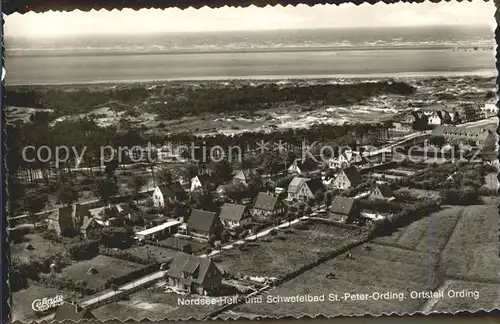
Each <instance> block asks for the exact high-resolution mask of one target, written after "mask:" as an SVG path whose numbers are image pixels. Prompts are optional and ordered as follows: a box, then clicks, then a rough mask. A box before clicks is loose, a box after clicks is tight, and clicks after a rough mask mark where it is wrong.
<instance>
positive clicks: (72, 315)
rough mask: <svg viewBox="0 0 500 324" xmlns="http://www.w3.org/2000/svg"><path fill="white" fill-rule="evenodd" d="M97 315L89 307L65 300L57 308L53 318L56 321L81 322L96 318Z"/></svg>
mask: <svg viewBox="0 0 500 324" xmlns="http://www.w3.org/2000/svg"><path fill="white" fill-rule="evenodd" d="M95 319H96V317H95V316H94V314H92V312H91V311H90V310H89V309H88V308H82V307H80V306H78V305H75V304H72V303H70V302H64V303H63V304H61V305H60V306H59V307H57V309H56V313H55V315H54V318H53V319H52V320H54V321H56V322H63V321H66V320H67V322H71V321H73V322H74V323H77V322H79V321H80V320H95Z"/></svg>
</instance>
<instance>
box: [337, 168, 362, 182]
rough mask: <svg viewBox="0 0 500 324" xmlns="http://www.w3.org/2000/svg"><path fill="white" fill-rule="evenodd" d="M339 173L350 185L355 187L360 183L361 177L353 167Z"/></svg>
mask: <svg viewBox="0 0 500 324" xmlns="http://www.w3.org/2000/svg"><path fill="white" fill-rule="evenodd" d="M340 172H343V173H344V174H345V175H346V176H347V179H349V181H350V182H351V185H354V186H355V185H357V184H358V183H360V182H361V175H360V174H359V172H358V169H356V167H355V166H350V167H348V168H345V169H343V170H342V171H340Z"/></svg>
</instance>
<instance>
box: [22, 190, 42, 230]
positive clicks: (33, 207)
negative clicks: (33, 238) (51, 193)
mask: <svg viewBox="0 0 500 324" xmlns="http://www.w3.org/2000/svg"><path fill="white" fill-rule="evenodd" d="M24 201H25V202H24V207H25V208H26V210H27V211H28V217H29V219H30V220H31V222H32V223H33V226H34V227H36V220H37V217H36V215H35V214H36V213H38V212H39V211H41V210H42V209H43V208H44V207H45V204H46V203H47V201H48V197H47V195H30V196H26V197H25V200H24Z"/></svg>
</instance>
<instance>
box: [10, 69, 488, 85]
mask: <svg viewBox="0 0 500 324" xmlns="http://www.w3.org/2000/svg"><path fill="white" fill-rule="evenodd" d="M471 76H472V77H474V76H476V77H483V78H487V77H497V72H496V71H495V70H489V69H488V70H485V69H483V70H476V71H453V72H451V71H433V72H394V73H373V74H364V73H351V74H304V75H300V74H298V75H255V76H207V77H181V78H162V79H135V80H94V81H77V82H44V83H13V84H9V82H8V72H7V75H6V78H5V87H6V88H7V87H23V86H24V87H25V86H96V85H99V86H106V85H109V86H113V85H124V84H128V85H130V84H155V83H162V82H207V81H209V82H210V81H284V80H304V79H305V80H328V79H330V80H337V79H352V80H356V79H366V80H377V79H425V78H433V77H445V78H446V77H471Z"/></svg>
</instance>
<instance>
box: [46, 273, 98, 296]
mask: <svg viewBox="0 0 500 324" xmlns="http://www.w3.org/2000/svg"><path fill="white" fill-rule="evenodd" d="M38 282H40V283H43V284H45V285H46V286H48V287H52V288H57V289H61V290H70V291H76V292H79V293H82V294H84V295H93V294H95V293H97V292H99V290H98V289H94V288H89V287H87V286H86V283H85V281H83V280H79V282H74V281H73V280H71V279H69V278H66V277H59V276H52V275H44V276H40V278H39V279H38Z"/></svg>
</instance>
